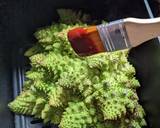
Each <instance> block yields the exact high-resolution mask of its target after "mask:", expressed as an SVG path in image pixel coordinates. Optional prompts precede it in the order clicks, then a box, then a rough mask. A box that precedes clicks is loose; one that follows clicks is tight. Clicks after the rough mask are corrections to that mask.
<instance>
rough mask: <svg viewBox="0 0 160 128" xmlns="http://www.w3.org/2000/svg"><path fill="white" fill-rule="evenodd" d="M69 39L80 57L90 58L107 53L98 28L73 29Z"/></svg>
mask: <svg viewBox="0 0 160 128" xmlns="http://www.w3.org/2000/svg"><path fill="white" fill-rule="evenodd" d="M68 39H69V41H70V43H71V46H72V48H73V49H74V51H75V52H76V53H77V54H78V55H80V56H88V55H93V54H96V53H100V52H104V51H105V49H104V46H103V43H102V42H101V39H100V37H99V34H98V31H97V28H96V26H92V27H87V28H83V27H79V28H75V29H72V30H70V31H69V32H68Z"/></svg>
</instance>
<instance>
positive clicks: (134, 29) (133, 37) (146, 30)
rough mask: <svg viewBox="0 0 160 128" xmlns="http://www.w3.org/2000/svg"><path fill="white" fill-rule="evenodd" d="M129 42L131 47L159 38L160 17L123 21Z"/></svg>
mask: <svg viewBox="0 0 160 128" xmlns="http://www.w3.org/2000/svg"><path fill="white" fill-rule="evenodd" d="M124 23H125V27H126V31H127V34H128V38H129V41H130V43H131V45H132V46H133V47H135V46H138V45H140V44H142V43H143V42H145V41H148V40H150V39H152V38H155V37H157V36H160V17H159V18H154V19H137V18H126V19H124Z"/></svg>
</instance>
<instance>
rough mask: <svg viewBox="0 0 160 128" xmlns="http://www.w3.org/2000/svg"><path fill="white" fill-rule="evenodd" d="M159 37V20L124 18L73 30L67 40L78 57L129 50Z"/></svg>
mask: <svg viewBox="0 0 160 128" xmlns="http://www.w3.org/2000/svg"><path fill="white" fill-rule="evenodd" d="M159 35H160V18H154V19H138V18H126V19H121V20H117V21H112V22H110V23H108V24H100V25H97V26H90V27H79V28H74V29H72V30H70V31H69V32H68V40H69V41H70V43H71V46H72V48H73V49H74V51H75V52H76V53H77V54H78V55H80V56H89V55H93V54H96V53H100V52H113V51H117V50H124V49H130V48H132V47H136V46H138V45H140V44H142V43H143V42H145V41H148V40H150V39H152V38H155V37H157V36H159Z"/></svg>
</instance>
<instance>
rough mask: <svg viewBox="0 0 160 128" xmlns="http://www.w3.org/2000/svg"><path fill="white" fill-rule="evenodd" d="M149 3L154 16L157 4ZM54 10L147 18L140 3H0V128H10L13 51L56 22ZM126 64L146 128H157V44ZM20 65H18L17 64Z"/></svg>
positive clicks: (88, 0) (35, 0) (139, 0)
mask: <svg viewBox="0 0 160 128" xmlns="http://www.w3.org/2000/svg"><path fill="white" fill-rule="evenodd" d="M150 1H151V5H152V9H153V11H154V13H155V14H156V15H157V9H156V8H157V4H156V3H155V2H153V1H152V0H150ZM57 8H71V9H74V10H83V12H86V13H89V14H90V15H91V17H92V19H97V20H99V21H101V20H107V21H112V20H116V19H120V18H125V17H137V18H147V17H148V13H147V10H146V8H145V5H144V3H143V0H69V1H67V0H0V127H2V128H14V119H13V114H12V113H11V112H10V111H9V110H8V108H7V104H8V102H9V101H11V100H12V99H13V93H12V92H13V91H12V90H13V87H12V77H13V76H12V69H13V68H14V66H15V65H13V63H12V60H16V58H17V56H14V55H13V52H16V51H19V49H23V48H26V46H27V45H29V44H32V43H35V42H36V40H35V38H34V36H33V33H34V32H35V31H36V30H37V29H38V28H39V27H44V26H48V25H50V24H51V23H52V22H53V21H58V15H57V12H56V9H57ZM129 61H130V62H131V63H132V64H133V65H134V66H135V68H136V71H137V74H136V77H137V79H138V80H139V81H140V83H141V88H140V89H138V95H139V97H140V103H141V104H142V105H143V107H144V109H145V111H146V114H147V116H146V119H147V121H148V127H150V128H160V109H159V108H160V98H159V97H160V96H159V94H160V45H159V44H158V41H157V40H156V39H155V40H152V41H148V42H146V43H144V44H143V45H141V46H139V47H137V48H134V49H132V50H131V52H130V56H129ZM19 64H21V62H19Z"/></svg>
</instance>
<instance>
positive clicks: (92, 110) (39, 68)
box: [9, 10, 146, 128]
mask: <svg viewBox="0 0 160 128" xmlns="http://www.w3.org/2000/svg"><path fill="white" fill-rule="evenodd" d="M62 12H63V11H62V10H61V11H59V13H62ZM67 12H68V13H69V15H71V12H70V11H67ZM69 15H68V16H69ZM75 15H76V13H74V15H73V16H72V18H73V17H75ZM78 15H79V18H80V17H82V16H81V13H79V14H78ZM61 17H64V12H63V15H62V16H61ZM66 20H67V22H71V21H72V20H73V19H71V20H69V19H68V17H67V18H66V19H64V20H62V21H63V22H65V21H66ZM80 25H81V26H82V25H84V26H85V24H82V23H79V24H74V25H73V24H70V25H69V24H64V23H59V24H53V25H51V26H49V27H47V28H44V29H42V30H39V31H37V32H36V33H35V36H36V38H37V40H38V43H37V45H35V46H34V47H32V48H31V49H29V50H28V51H27V52H26V53H25V55H26V56H28V57H29V58H30V61H31V66H32V68H31V69H30V71H28V72H27V73H26V77H27V78H28V79H27V80H26V82H25V84H24V89H23V91H22V92H21V93H20V95H19V96H18V97H17V98H16V99H15V100H14V101H12V102H11V103H10V104H9V108H10V109H11V110H12V111H13V112H15V113H18V114H25V115H30V116H34V117H35V118H41V119H43V120H44V123H47V122H51V123H54V124H57V125H59V128H142V127H143V126H145V125H146V122H145V120H144V116H145V112H144V110H143V108H142V106H141V105H140V104H139V103H138V100H139V99H138V96H137V93H136V89H137V88H138V87H140V84H139V82H138V81H137V80H136V79H135V77H134V75H135V69H134V67H133V66H132V65H131V64H130V63H129V62H128V60H127V55H128V51H118V52H113V53H101V54H98V55H94V56H90V57H86V58H81V57H79V56H77V55H76V54H75V52H74V51H73V49H72V48H71V46H70V43H69V42H68V39H67V32H68V30H70V29H72V28H74V27H77V26H80Z"/></svg>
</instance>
